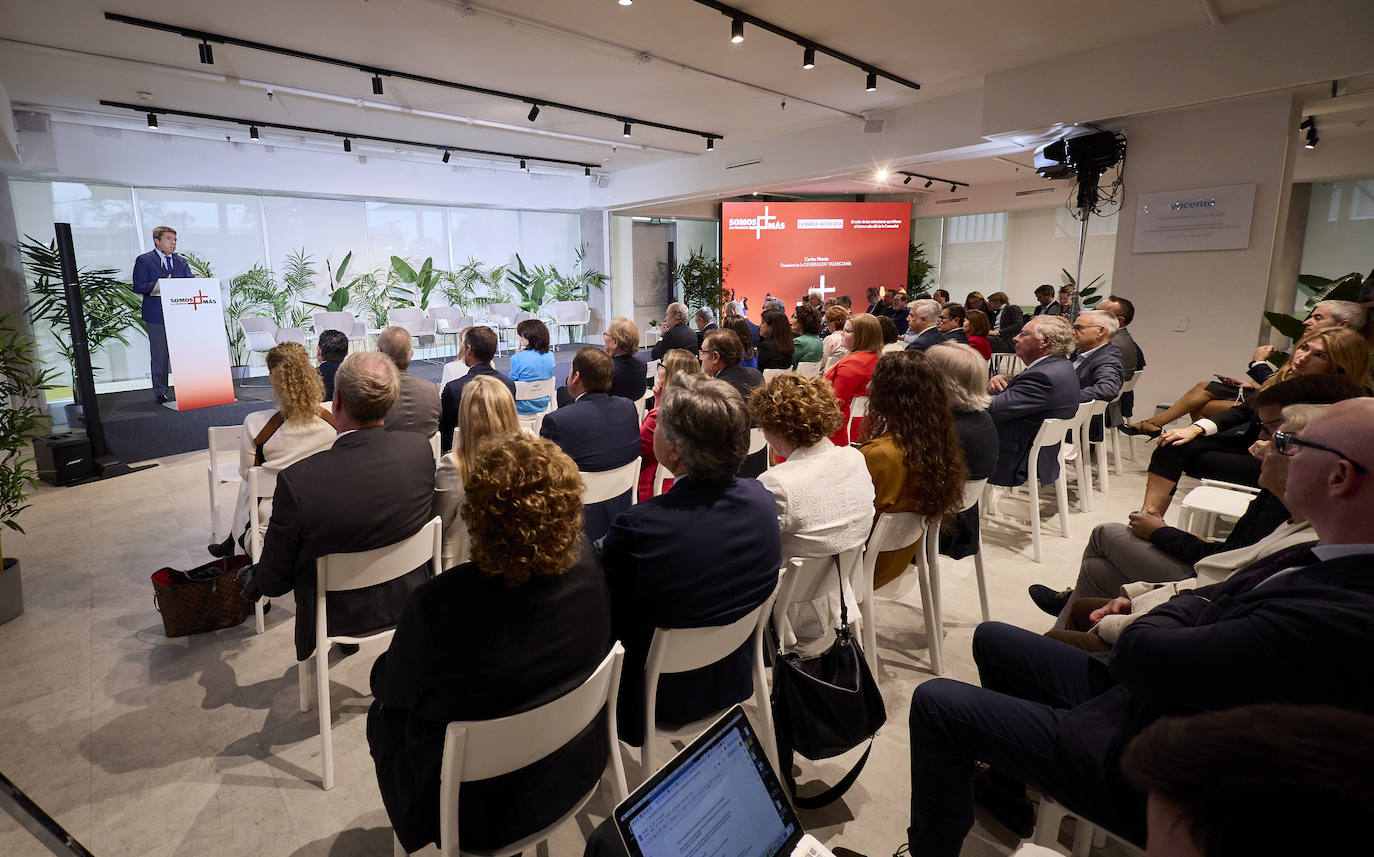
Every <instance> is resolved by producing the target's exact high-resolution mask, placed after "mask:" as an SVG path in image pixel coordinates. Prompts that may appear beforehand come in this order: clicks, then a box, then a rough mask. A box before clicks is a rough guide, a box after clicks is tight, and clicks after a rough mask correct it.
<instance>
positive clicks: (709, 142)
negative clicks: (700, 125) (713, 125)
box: [706, 137, 716, 152]
mask: <svg viewBox="0 0 1374 857" xmlns="http://www.w3.org/2000/svg"><path fill="white" fill-rule="evenodd" d="M715 150H716V138H715V137H707V138H706V151H708V152H714V151H715Z"/></svg>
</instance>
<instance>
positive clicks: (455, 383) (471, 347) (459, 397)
mask: <svg viewBox="0 0 1374 857" xmlns="http://www.w3.org/2000/svg"><path fill="white" fill-rule="evenodd" d="M496 345H497V341H496V331H494V330H492V329H491V328H490V327H486V326H484V325H474V326H473V327H469V328H468V329H467V330H465V331H463V364H464V365H465V366H467V367H468V371H467V374H466V375H464V376H463V377H461V378H455V379H454V380H452V381H449V382H448V384H446V385H445V386H444V392H443V394H442V395H441V396H440V403H441V406H442V407H441V408H440V413H439V448H440V449H442V450H443V451H444V452H448V451H449V450H450V449H452V448H453V430H454V429H455V428H456V427H457V426H458V405H459V403H460V402H462V401H463V386H464V385H465V384H467V382H468V380H469V379H470V378H475V377H477V376H478V375H490V376H492V377H493V378H495V379H496V380H498V381H500V382H501V383H502V384H505V385H506V389H507V390H510V394H511V396H512V397H513V396H514V395H515V382H514V381H512V380H511V379H510V377H509V376H507V375H506V374H505V373H504V372H500V371H498V370H497V369H495V368H493V367H492V365H491V358H493V357H495V356H496Z"/></svg>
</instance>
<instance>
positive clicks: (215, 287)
mask: <svg viewBox="0 0 1374 857" xmlns="http://www.w3.org/2000/svg"><path fill="white" fill-rule="evenodd" d="M158 289H159V290H160V291H161V292H162V315H163V318H164V319H165V320H166V324H167V353H168V356H170V357H171V363H172V373H173V375H174V376H175V378H176V394H177V398H176V406H177V410H179V411H189V410H191V409H193V408H207V407H210V406H211V405H230V404H233V402H234V380H233V376H232V375H230V373H229V343H228V341H227V340H226V339H225V335H224V308H223V306H222V305H221V304H222V301H221V299H220V289H219V280H207V279H182V278H175V279H163V280H158Z"/></svg>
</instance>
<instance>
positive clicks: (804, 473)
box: [749, 373, 873, 654]
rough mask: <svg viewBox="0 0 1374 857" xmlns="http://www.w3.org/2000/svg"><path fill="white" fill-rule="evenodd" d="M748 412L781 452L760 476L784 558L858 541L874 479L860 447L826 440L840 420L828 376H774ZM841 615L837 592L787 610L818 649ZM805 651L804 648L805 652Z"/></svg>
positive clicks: (839, 549) (824, 553) (825, 552)
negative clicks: (771, 505) (773, 509)
mask: <svg viewBox="0 0 1374 857" xmlns="http://www.w3.org/2000/svg"><path fill="white" fill-rule="evenodd" d="M749 416H750V417H752V418H753V420H754V422H755V424H756V425H758V427H759V428H760V429H762V430H763V437H764V439H765V440H767V441H768V445H769V446H770V447H772V449H773V452H775V453H777V455H778V457H779V458H785V459H786V460H785V461H782V462H781V463H779V464H777V465H776V466H774V467H772V468H771V469H769V470H765V471H764V472H763V474H761V475H760V476H759V477H758V479H759V482H761V483H763V487H764V488H767V489H768V490H769V491H770V492H772V494H773V503H774V505H775V506H776V509H777V515H778V529H779V531H780V532H781V533H782V555H783V558H784V561H785V560H786V559H788V558H790V557H794V556H795V557H828V556H832V555H834V554H839V553H843V552H844V551H847V550H851V549H853V548H856V547H860V546H861V545H863V543H864V542H865V541H866V540H867V539H868V530H869V527H870V526H871V525H872V522H873V480H872V478H870V477H869V475H868V467H867V465H866V464H865V463H864V457H863V455H861V454H860V453H859V451H858V450H857V449H854V448H853V447H851V446H836V445H835V444H833V443H831V442H830V439H829V437H828V436H829V435H831V434H833V433H834V432H835V430H836V429H837V428H839V425H840V408H839V404H838V403H837V402H836V401H835V391H834V390H833V389H832V388H831V386H830V382H829V381H827V380H825V379H824V378H804V377H802V376H801V375H795V374H791V373H788V374H786V375H779V376H778V377H776V378H773V379H772V380H771V381H768V382H767V383H766V384H764V385H763V386H762V387H760V388H759V389H758V390H756V391H755V392H754V395H753V396H750V397H749ZM845 590H846V591H845V597H846V598H847V599H848V601H849V604H850V606H851V608H853V609H852V610H851V613H850V617H851V621H852V620H853V619H856V618H857V617H858V612H857V605H856V604H855V601H854V596H853V593H852V592H849V591H848V581H846V586H845ZM839 617H840V610H839V600H838V599H835V598H821V599H818V601H817V603H813V604H811V605H793V606H792V608H791V609H789V611H788V618H789V619H790V620H791V626H792V629H793V630H795V632H796V634H797V636H799V637H800V638H801V639H803V640H810V641H816V645H815V648H816V649H817V650H821V651H823V650H824V649H826V648H828V647H829V637H828V635H829V631H830V629H832V628H834V627H836V625H837V624H838V622H839ZM783 634H784V637H785V639H784V640H783V643H784V644H785V645H790V644H791V643H792V642H794V638H792V637H791V636H790V635H788V634H787V632H786V630H783ZM810 653H811V649H810V647H808V648H807V651H805V652H804V653H803V654H810Z"/></svg>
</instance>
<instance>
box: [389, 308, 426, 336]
mask: <svg viewBox="0 0 1374 857" xmlns="http://www.w3.org/2000/svg"><path fill="white" fill-rule="evenodd" d="M386 323H387V325H388V326H395V327H404V328H405V329H406V330H408V331H410V332H411V334H412V335H414V334H415V333H417V332H419V331H420V330H421V329H422V328H423V327H424V326H425V311H424V310H422V309H420V308H419V307H397V308H396V309H389V310H387V311H386Z"/></svg>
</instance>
